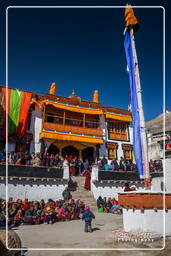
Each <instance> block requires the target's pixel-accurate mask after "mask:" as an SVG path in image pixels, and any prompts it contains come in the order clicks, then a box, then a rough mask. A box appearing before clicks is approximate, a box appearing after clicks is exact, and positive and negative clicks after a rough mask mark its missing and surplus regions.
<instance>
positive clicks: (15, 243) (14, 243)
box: [0, 230, 21, 256]
mask: <svg viewBox="0 0 171 256" xmlns="http://www.w3.org/2000/svg"><path fill="white" fill-rule="evenodd" d="M8 247H9V248H21V240H20V238H19V236H18V235H17V233H15V232H14V231H13V230H9V231H8ZM0 255H3V256H20V255H21V250H12V251H10V250H8V249H7V248H6V230H0Z"/></svg>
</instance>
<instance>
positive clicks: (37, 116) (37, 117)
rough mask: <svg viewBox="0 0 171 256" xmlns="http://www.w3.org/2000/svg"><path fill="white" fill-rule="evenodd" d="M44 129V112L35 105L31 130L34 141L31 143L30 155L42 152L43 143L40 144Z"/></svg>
mask: <svg viewBox="0 0 171 256" xmlns="http://www.w3.org/2000/svg"><path fill="white" fill-rule="evenodd" d="M41 129H42V110H41V109H40V108H39V107H38V106H37V105H35V110H33V112H32V117H31V124H30V130H29V132H31V133H32V134H33V140H32V141H31V143H30V153H32V152H40V150H41V142H40V132H41Z"/></svg>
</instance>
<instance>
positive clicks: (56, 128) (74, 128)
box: [43, 122, 103, 136]
mask: <svg viewBox="0 0 171 256" xmlns="http://www.w3.org/2000/svg"><path fill="white" fill-rule="evenodd" d="M43 128H44V129H48V130H53V131H61V132H73V133H80V134H87V135H95V136H102V135H103V131H102V130H101V129H93V128H86V127H79V126H73V125H63V124H57V123H48V122H44V123H43Z"/></svg>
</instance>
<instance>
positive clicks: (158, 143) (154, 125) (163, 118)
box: [146, 111, 171, 160]
mask: <svg viewBox="0 0 171 256" xmlns="http://www.w3.org/2000/svg"><path fill="white" fill-rule="evenodd" d="M164 122H165V134H164ZM146 130H147V140H148V158H149V160H150V159H153V160H159V159H161V158H163V154H164V153H165V154H166V157H167V156H169V155H171V112H169V111H166V113H165V115H163V114H160V115H159V116H157V117H156V118H155V119H153V120H151V121H148V122H146ZM163 142H165V146H163ZM163 149H165V150H163Z"/></svg>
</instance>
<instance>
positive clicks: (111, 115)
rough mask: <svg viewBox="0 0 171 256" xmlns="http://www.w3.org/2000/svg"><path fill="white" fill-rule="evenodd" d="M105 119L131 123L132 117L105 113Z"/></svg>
mask: <svg viewBox="0 0 171 256" xmlns="http://www.w3.org/2000/svg"><path fill="white" fill-rule="evenodd" d="M105 115H106V118H107V119H115V120H120V121H125V122H132V117H131V116H128V115H124V114H116V113H112V112H106V113H105Z"/></svg>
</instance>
